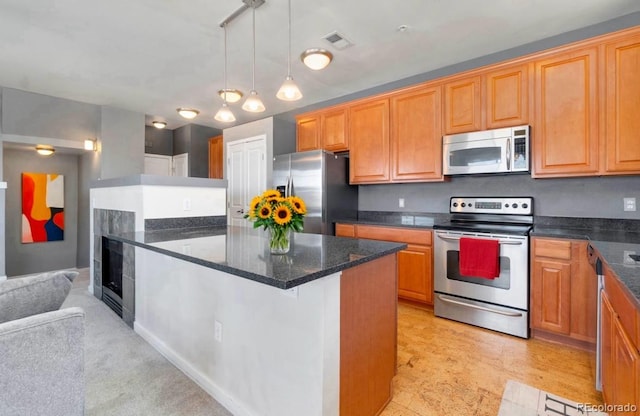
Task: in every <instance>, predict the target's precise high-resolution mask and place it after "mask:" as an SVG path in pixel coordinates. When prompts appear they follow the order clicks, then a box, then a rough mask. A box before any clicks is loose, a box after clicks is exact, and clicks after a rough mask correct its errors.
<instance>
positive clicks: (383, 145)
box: [349, 99, 389, 184]
mask: <svg viewBox="0 0 640 416" xmlns="http://www.w3.org/2000/svg"><path fill="white" fill-rule="evenodd" d="M349 142H350V150H349V182H350V183H352V184H356V183H376V182H388V181H389V100H387V99H381V100H373V101H366V102H363V103H361V104H358V105H354V106H352V107H351V108H350V109H349Z"/></svg>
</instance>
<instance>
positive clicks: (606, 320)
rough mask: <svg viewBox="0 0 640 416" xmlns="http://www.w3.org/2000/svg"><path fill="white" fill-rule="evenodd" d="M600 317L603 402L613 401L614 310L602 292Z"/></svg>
mask: <svg viewBox="0 0 640 416" xmlns="http://www.w3.org/2000/svg"><path fill="white" fill-rule="evenodd" d="M600 306H601V314H602V316H601V318H600V331H601V334H602V345H601V346H600V354H601V358H600V360H601V361H600V363H601V364H600V365H601V369H602V396H603V399H604V401H605V403H613V390H614V388H615V382H614V373H613V370H614V369H613V339H614V333H613V323H614V320H615V312H614V311H613V308H612V307H611V304H610V303H609V298H608V297H607V295H606V294H605V293H604V292H603V293H602V295H601V297H600Z"/></svg>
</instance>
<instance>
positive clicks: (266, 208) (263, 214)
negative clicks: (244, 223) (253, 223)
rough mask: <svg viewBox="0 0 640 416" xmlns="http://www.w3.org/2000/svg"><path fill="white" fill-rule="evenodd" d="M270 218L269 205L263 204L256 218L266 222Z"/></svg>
mask: <svg viewBox="0 0 640 416" xmlns="http://www.w3.org/2000/svg"><path fill="white" fill-rule="evenodd" d="M270 216H271V206H270V205H269V204H264V205H263V206H261V207H260V211H258V217H260V218H262V219H263V220H266V219H267V218H269V217H270Z"/></svg>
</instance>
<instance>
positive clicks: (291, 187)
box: [285, 175, 293, 197]
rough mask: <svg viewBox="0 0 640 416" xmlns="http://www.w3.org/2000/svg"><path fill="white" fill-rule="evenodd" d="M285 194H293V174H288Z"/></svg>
mask: <svg viewBox="0 0 640 416" xmlns="http://www.w3.org/2000/svg"><path fill="white" fill-rule="evenodd" d="M287 196H293V175H291V176H289V183H287V194H286V195H285V197H287Z"/></svg>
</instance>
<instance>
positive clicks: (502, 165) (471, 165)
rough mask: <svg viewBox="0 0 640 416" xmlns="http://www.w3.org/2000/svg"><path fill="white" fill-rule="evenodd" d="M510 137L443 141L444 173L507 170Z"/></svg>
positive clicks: (497, 171) (459, 173)
mask: <svg viewBox="0 0 640 416" xmlns="http://www.w3.org/2000/svg"><path fill="white" fill-rule="evenodd" d="M510 141H511V139H510V138H507V137H505V138H492V139H481V140H455V139H454V140H452V141H448V140H447V138H446V137H445V139H444V141H443V149H442V150H443V161H442V162H443V170H444V174H445V175H465V174H473V173H500V172H509V171H510V170H511V166H510V158H511V155H510V150H511V149H510V147H511V146H510Z"/></svg>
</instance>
